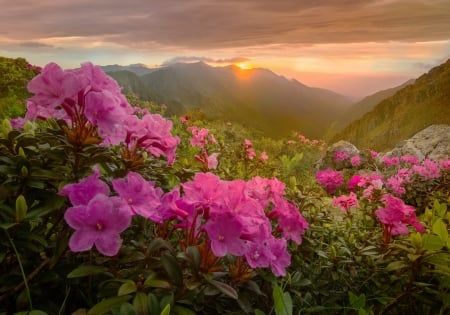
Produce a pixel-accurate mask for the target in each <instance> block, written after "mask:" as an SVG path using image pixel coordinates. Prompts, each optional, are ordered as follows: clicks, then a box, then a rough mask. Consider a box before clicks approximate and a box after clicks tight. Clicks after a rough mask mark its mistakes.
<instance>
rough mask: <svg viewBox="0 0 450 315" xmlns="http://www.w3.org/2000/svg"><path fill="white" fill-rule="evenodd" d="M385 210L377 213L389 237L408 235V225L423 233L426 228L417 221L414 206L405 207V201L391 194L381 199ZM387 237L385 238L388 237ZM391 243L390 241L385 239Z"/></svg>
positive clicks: (382, 209)
mask: <svg viewBox="0 0 450 315" xmlns="http://www.w3.org/2000/svg"><path fill="white" fill-rule="evenodd" d="M381 200H382V202H383V203H384V208H379V209H378V210H376V211H375V215H376V216H377V217H378V219H379V220H380V222H381V223H383V225H384V227H385V229H386V234H387V235H400V234H408V233H409V230H408V225H411V226H413V227H414V228H415V229H416V230H417V231H418V232H420V233H423V232H424V230H425V228H424V227H423V225H422V224H421V223H420V222H419V221H418V220H417V217H416V214H415V211H416V209H415V208H414V207H413V206H409V205H405V203H404V202H403V200H401V199H399V198H397V197H394V196H392V195H390V194H385V195H383V196H382V198H381ZM387 235H385V237H388V236H387ZM385 243H389V239H385Z"/></svg>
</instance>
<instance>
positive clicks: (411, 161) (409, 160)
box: [400, 155, 419, 165]
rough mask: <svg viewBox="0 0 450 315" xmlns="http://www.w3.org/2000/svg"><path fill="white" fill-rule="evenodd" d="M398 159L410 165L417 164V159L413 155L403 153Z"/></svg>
mask: <svg viewBox="0 0 450 315" xmlns="http://www.w3.org/2000/svg"><path fill="white" fill-rule="evenodd" d="M400 160H401V161H402V162H405V163H409V164H411V165H417V164H419V159H418V158H417V156H415V155H404V156H401V157H400Z"/></svg>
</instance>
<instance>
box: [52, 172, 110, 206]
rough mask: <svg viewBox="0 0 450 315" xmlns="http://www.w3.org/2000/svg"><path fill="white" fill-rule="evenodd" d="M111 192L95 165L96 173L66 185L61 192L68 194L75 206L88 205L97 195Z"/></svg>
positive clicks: (61, 193)
mask: <svg viewBox="0 0 450 315" xmlns="http://www.w3.org/2000/svg"><path fill="white" fill-rule="evenodd" d="M109 193H110V190H109V186H108V185H107V184H106V183H105V182H104V181H102V180H100V170H99V168H98V167H94V173H93V174H92V175H89V176H88V177H85V178H84V179H82V180H81V181H80V182H79V183H74V184H68V185H65V186H64V187H63V188H62V189H61V190H60V192H59V194H60V195H63V196H67V197H68V198H69V200H70V203H71V204H72V205H73V206H79V205H83V206H86V205H87V204H88V203H89V201H91V200H92V199H93V198H94V197H95V196H96V195H106V196H108V195H109Z"/></svg>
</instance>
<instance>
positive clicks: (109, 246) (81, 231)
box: [64, 194, 131, 256]
mask: <svg viewBox="0 0 450 315" xmlns="http://www.w3.org/2000/svg"><path fill="white" fill-rule="evenodd" d="M64 219H65V221H66V222H67V224H68V225H69V226H70V227H71V228H73V229H75V232H74V233H73V234H72V236H71V237H70V240H69V247H70V250H71V251H73V252H81V251H87V250H90V249H91V248H92V246H94V245H95V247H96V248H97V250H98V251H99V252H100V253H102V254H103V255H105V256H114V255H116V254H117V253H118V252H119V249H120V246H121V239H120V235H119V234H120V233H122V232H123V231H124V230H126V229H127V228H128V227H129V226H130V224H131V215H130V213H129V211H128V210H125V209H124V208H123V206H122V202H121V200H120V199H119V198H117V197H108V196H106V195H104V194H97V195H95V196H94V198H92V199H91V200H90V201H89V202H88V204H86V205H78V206H73V207H70V208H68V209H67V210H66V212H65V213H64Z"/></svg>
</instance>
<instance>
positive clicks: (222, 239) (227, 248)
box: [203, 211, 245, 257]
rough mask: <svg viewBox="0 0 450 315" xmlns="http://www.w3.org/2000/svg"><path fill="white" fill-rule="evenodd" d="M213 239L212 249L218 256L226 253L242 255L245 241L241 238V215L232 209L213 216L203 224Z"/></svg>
mask: <svg viewBox="0 0 450 315" xmlns="http://www.w3.org/2000/svg"><path fill="white" fill-rule="evenodd" d="M203 228H204V229H205V231H206V232H207V233H208V236H209V239H210V240H211V249H212V251H213V253H214V255H216V256H217V257H223V256H225V255H226V254H232V255H235V256H242V255H243V254H244V253H245V242H244V240H243V239H242V238H241V234H242V230H243V224H242V223H241V221H240V220H239V217H238V216H237V215H235V214H233V213H232V212H230V211H227V212H223V213H220V214H217V215H216V216H214V217H211V219H210V220H208V222H206V224H205V225H204V226H203Z"/></svg>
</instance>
